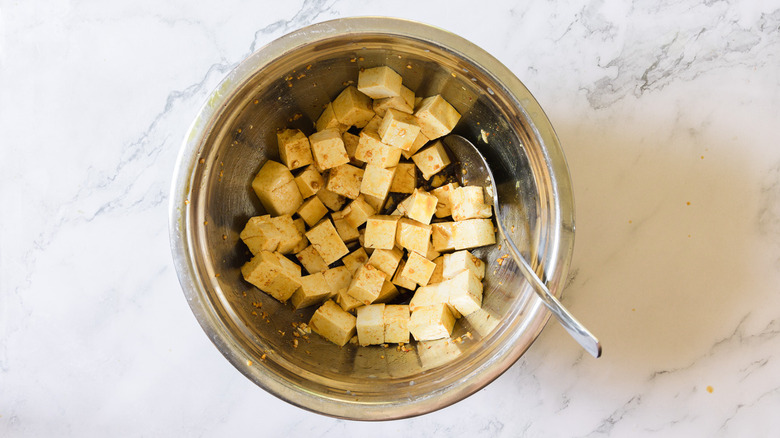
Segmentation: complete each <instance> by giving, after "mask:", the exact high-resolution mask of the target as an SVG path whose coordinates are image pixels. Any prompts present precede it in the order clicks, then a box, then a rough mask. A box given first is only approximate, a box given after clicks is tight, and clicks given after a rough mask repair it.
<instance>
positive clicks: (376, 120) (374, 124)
mask: <svg viewBox="0 0 780 438" xmlns="http://www.w3.org/2000/svg"><path fill="white" fill-rule="evenodd" d="M380 126H382V117H380V116H377V115H375V116H374V117H372V118H371V120H369V121H368V123H367V124H366V126H364V127H363V130H362V131H361V132H365V133H371V134H376V135H377V136H378V135H379V127H380ZM358 141H360V137H358Z"/></svg>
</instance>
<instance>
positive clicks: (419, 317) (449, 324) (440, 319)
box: [409, 304, 455, 341]
mask: <svg viewBox="0 0 780 438" xmlns="http://www.w3.org/2000/svg"><path fill="white" fill-rule="evenodd" d="M454 326H455V317H454V316H452V312H450V310H449V307H447V305H446V304H436V305H433V306H429V307H423V308H421V309H417V310H413V311H412V316H411V318H410V319H409V332H410V333H411V334H412V336H414V339H417V340H418V341H431V340H434V339H442V338H446V337H448V336H450V334H452V328H453V327H454Z"/></svg>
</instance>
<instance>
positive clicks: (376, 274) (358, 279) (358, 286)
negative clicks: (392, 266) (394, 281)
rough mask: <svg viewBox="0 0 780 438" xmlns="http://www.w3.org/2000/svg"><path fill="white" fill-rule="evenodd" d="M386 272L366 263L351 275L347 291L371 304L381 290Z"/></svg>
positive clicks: (357, 298) (364, 302)
mask: <svg viewBox="0 0 780 438" xmlns="http://www.w3.org/2000/svg"><path fill="white" fill-rule="evenodd" d="M386 279H387V274H385V273H384V272H382V271H380V270H379V269H377V268H375V267H373V266H371V265H369V264H368V263H366V264H365V265H363V266H361V267H360V268H358V270H357V272H355V274H354V275H353V277H352V283H351V284H350V285H349V289H348V290H347V293H348V294H349V295H351V296H352V298H354V299H356V300H358V301H360V302H362V303H363V304H366V305H368V304H371V303H372V302H374V300H376V299H377V297H378V296H379V294H380V292H382V285H383V284H384V282H385V280H386Z"/></svg>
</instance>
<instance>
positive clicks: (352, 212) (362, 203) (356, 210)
mask: <svg viewBox="0 0 780 438" xmlns="http://www.w3.org/2000/svg"><path fill="white" fill-rule="evenodd" d="M374 214H376V210H374V208H373V207H371V206H370V205H369V204H368V202H366V200H365V198H363V195H359V196H358V197H357V198H355V200H354V201H352V202H350V203H349V205H347V207H346V208H344V219H345V220H346V221H347V223H348V224H350V225H351V226H353V227H355V228H358V227H359V226H361V225H363V224H364V223H366V221H367V220H368V218H369V217H371V216H373V215H374Z"/></svg>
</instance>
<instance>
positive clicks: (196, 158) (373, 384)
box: [175, 26, 570, 419]
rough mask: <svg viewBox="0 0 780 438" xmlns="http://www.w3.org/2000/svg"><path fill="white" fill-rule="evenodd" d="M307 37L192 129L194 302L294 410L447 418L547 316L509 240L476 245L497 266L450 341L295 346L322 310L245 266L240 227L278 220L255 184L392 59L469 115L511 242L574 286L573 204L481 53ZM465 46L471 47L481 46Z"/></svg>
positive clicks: (408, 38)
mask: <svg viewBox="0 0 780 438" xmlns="http://www.w3.org/2000/svg"><path fill="white" fill-rule="evenodd" d="M372 28H376V26H374V27H372ZM436 32H442V34H446V33H444V32H443V31H436ZM446 35H447V36H448V37H449V38H453V37H454V36H452V35H451V34H446ZM304 37H306V38H304ZM295 38H298V39H297V40H296V39H295ZM303 39H306V40H310V39H311V35H303V34H302V33H301V34H299V35H298V36H294V37H290V39H288V40H287V42H286V43H285V44H281V45H280V44H279V43H274V44H276V46H274V45H272V46H271V47H270V48H266V49H263V50H261V51H259V52H257V53H255V54H254V55H253V56H252V57H250V58H248V59H247V60H246V61H244V63H243V64H242V67H239V73H241V72H242V71H243V73H241V74H234V75H232V76H230V77H228V78H227V79H226V80H225V82H224V83H223V84H222V86H221V88H220V89H219V90H218V91H216V92H215V94H214V96H212V102H210V105H211V106H210V108H211V113H210V114H209V117H208V118H207V119H205V120H203V121H202V122H203V123H202V125H203V128H202V129H201V130H198V129H194V130H193V132H191V137H190V139H188V142H189V144H192V145H195V146H194V148H193V154H192V156H191V157H184V156H182V158H181V160H183V161H184V162H183V163H180V166H181V167H182V169H183V170H181V171H180V172H183V174H184V176H183V177H182V178H184V179H186V181H187V184H186V186H185V188H184V191H183V193H182V194H180V195H179V196H180V197H181V199H182V201H184V202H185V203H184V206H179V207H178V210H177V211H179V212H180V213H181V219H182V220H181V222H180V223H179V224H178V226H179V228H180V234H181V235H182V236H183V237H182V240H183V241H184V242H185V243H184V245H185V247H186V252H187V254H188V258H189V261H188V269H189V271H190V272H188V276H189V279H190V281H191V283H192V288H193V289H194V290H191V291H189V292H188V298H189V299H190V301H191V305H192V306H193V310H195V313H196V315H197V316H198V319H199V321H200V322H201V324H202V325H203V326H204V329H206V331H207V333H209V335H210V336H211V338H212V340H214V342H215V343H216V344H217V345H218V347H219V348H220V350H221V351H222V352H223V354H225V355H226V356H227V357H228V358H229V359H230V360H231V362H233V363H234V365H236V367H237V368H239V369H240V370H241V371H242V372H243V373H244V374H246V375H247V376H248V377H249V378H250V379H252V380H253V381H255V382H256V383H257V384H258V385H260V386H262V387H264V388H266V389H268V390H269V391H271V392H272V393H274V394H276V395H278V396H280V397H282V398H284V399H285V400H287V401H290V402H292V403H294V404H298V405H300V406H303V407H305V408H308V409H312V410H315V411H318V412H322V413H326V414H330V415H337V416H342V417H348V418H372V419H375V418H394V417H398V416H408V415H414V414H419V413H422V412H426V411H429V410H432V409H436V408H438V407H441V406H443V405H446V404H449V403H451V402H453V401H456V400H457V399H459V398H462V397H464V396H465V395H467V394H470V393H472V392H474V391H476V390H477V389H479V388H480V387H482V386H484V385H485V384H487V383H488V382H489V381H490V380H492V379H493V378H495V377H496V376H497V375H499V374H500V373H501V372H502V371H503V370H504V369H506V367H508V366H509V365H510V364H511V363H512V362H514V360H516V359H517V357H519V356H520V355H521V354H522V352H524V351H525V350H526V349H527V348H528V347H529V346H530V344H531V343H532V342H533V340H534V339H535V338H536V336H537V335H538V333H539V331H540V330H541V329H542V327H543V326H544V324H545V322H546V321H547V318H548V314H547V312H546V310H545V309H544V308H543V307H542V306H541V304H540V301H539V300H538V299H537V298H536V297H535V295H534V293H533V292H532V291H531V289H530V288H529V286H528V285H527V283H526V282H525V280H524V279H523V278H522V276H521V274H520V273H519V271H518V269H517V268H516V266H515V265H514V263H513V262H512V261H511V257H509V256H508V252H507V250H506V249H503V250H502V249H501V245H500V244H499V245H495V246H493V247H490V248H485V249H479V250H476V251H475V254H476V255H478V256H479V257H480V258H482V259H483V260H485V261H486V262H487V274H486V278H485V282H484V285H485V288H484V298H483V308H482V310H481V311H479V312H476V313H475V314H472V315H469V316H468V317H465V318H462V319H460V320H459V322H458V323H457V324H456V328H455V331H454V333H453V335H452V339H450V340H441V341H432V342H420V343H413V344H411V345H409V346H408V348H398V347H397V346H395V345H391V346H388V347H381V346H371V347H359V346H356V345H350V344H347V345H346V346H344V347H338V346H336V345H334V344H331V343H329V342H327V341H325V340H323V339H322V338H320V337H319V336H318V335H316V334H311V335H309V336H306V337H297V336H296V335H295V329H294V326H295V324H296V323H299V322H307V321H308V320H309V318H310V316H311V314H312V313H313V311H314V308H309V309H304V310H301V311H296V312H294V311H293V310H292V308H291V307H290V306H289V305H283V304H281V303H279V302H277V301H276V300H274V299H273V298H271V297H270V296H268V295H266V294H264V293H263V292H261V291H259V290H258V289H256V288H255V287H254V286H252V285H251V284H249V283H247V282H245V281H244V280H243V278H242V276H241V273H240V268H241V266H242V265H243V264H244V263H245V262H246V261H248V260H249V259H250V257H251V255H250V253H249V251H248V249H247V248H246V247H245V246H244V245H243V243H242V242H241V241H240V239H239V232H240V231H241V230H242V228H243V227H244V225H245V223H246V221H247V220H248V219H249V218H250V217H252V216H256V215H259V214H264V210H263V207H262V205H261V204H260V202H259V201H258V200H257V198H256V196H255V195H254V192H253V191H252V189H251V186H250V183H251V180H252V178H253V177H254V175H255V174H256V173H257V171H258V170H259V169H260V167H261V166H262V164H263V163H264V162H265V161H266V160H268V159H276V160H278V152H277V148H276V137H275V135H276V130H277V129H279V128H284V127H290V128H299V129H301V130H302V131H303V132H304V133H306V134H311V133H312V132H313V121H314V120H316V119H317V117H319V115H320V113H321V111H322V110H323V107H324V105H326V104H327V103H328V102H330V101H331V100H332V99H333V98H334V97H336V95H338V93H339V92H340V91H341V90H342V89H343V88H344V87H345V86H346V85H349V84H350V83H355V82H356V81H357V77H358V72H359V70H360V69H361V68H364V67H365V68H369V67H374V66H379V65H388V66H390V67H392V68H393V69H394V70H395V71H397V72H399V73H400V74H401V75H402V76H403V82H404V85H406V86H407V87H409V88H410V89H412V90H413V91H415V94H416V95H417V96H423V97H426V96H430V95H434V94H442V95H443V97H444V98H445V99H446V100H448V101H449V102H450V103H451V104H452V105H453V106H454V107H455V108H456V109H457V110H458V111H459V112H460V113H461V114H462V118H461V121H460V123H459V124H458V126H457V127H456V129H455V131H454V133H457V134H460V135H463V136H464V137H466V138H469V139H470V140H472V141H473V142H474V143H475V144H477V145H478V147H479V148H480V150H481V151H482V153H483V154H484V155H485V156H486V158H487V159H488V162H489V163H490V165H491V168H492V170H493V173H494V176H495V179H496V184H497V187H498V193H499V202H500V205H499V206H498V210H500V212H501V217H502V219H503V222H504V227H502V230H500V232H499V235H498V236H497V237H498V239H497V240H498V241H499V242H501V241H502V240H503V239H502V236H503V233H506V234H508V235H511V236H512V238H513V239H514V240H515V242H516V243H517V244H518V246H519V247H520V248H521V250H523V252H524V253H525V254H526V256H527V257H528V258H529V260H531V261H532V263H533V264H536V265H543V266H544V269H545V270H546V272H548V277H549V279H550V282H551V290H553V292H554V293H560V292H559V291H557V289H559V288H558V282H559V280H560V277H561V276H563V275H565V270H566V268H567V266H568V257H569V254H568V253H567V251H568V250H569V249H568V248H567V247H566V245H564V251H563V253H561V252H560V246H561V242H560V239H561V219H560V208H559V204H558V203H559V202H560V200H559V199H558V196H557V195H558V193H557V191H556V190H557V186H556V184H555V175H554V174H553V173H554V169H553V168H551V166H550V162H549V161H550V157H549V156H548V151H547V148H546V145H544V144H543V139H542V138H541V137H540V135H539V132H538V127H537V123H536V121H535V120H534V115H533V114H530V115H529V113H528V112H527V111H526V109H525V107H524V105H526V104H527V102H525V103H524V102H522V101H521V100H520V99H519V98H518V96H517V94H516V93H515V91H516V90H510V88H509V87H513V86H514V87H516V84H507V83H506V82H504V81H503V80H502V79H503V78H499V77H497V76H496V74H495V72H494V71H493V72H491V69H490V68H489V66H488V67H486V66H485V65H484V64H483V63H478V62H477V61H475V60H474V59H471V58H470V57H469V55H468V51H469V50H472V51H473V50H478V49H476V48H474V46H471V45H467V46H466V49H468V50H466V52H467V53H464V52H460V51H456V50H455V49H454V48H453V47H452V46H448V45H445V44H442V43H441V42H440V41H439V42H436V43H433V42H431V41H429V40H426V39H425V38H421V37H420V36H419V35H417V36H413V35H399V34H398V33H397V32H394V33H393V34H389V33H383V32H381V31H374V32H368V31H364V32H361V33H359V34H357V33H354V32H353V33H347V34H344V33H340V34H336V33H335V32H334V33H333V34H332V35H328V34H327V32H326V34H325V35H322V36H320V37H319V40H318V41H315V42H308V41H307V42H306V43H305V44H297V43H296V41H299V40H303ZM455 41H456V42H458V43H459V44H461V46H459V49H462V48H463V47H464V46H462V45H463V44H468V43H466V42H465V41H463V40H460V39H457V38H456V39H455ZM269 52H270V53H269ZM474 53H483V52H481V51H478V52H474ZM480 56H481V55H480ZM487 59H488V60H492V58H487ZM492 61H494V60H492ZM496 64H498V63H496ZM498 65H500V64H498ZM518 83H519V81H518ZM528 97H529V98H530V99H533V98H531V97H530V94H529V95H528ZM534 103H535V101H534ZM542 116H543V114H542ZM544 120H545V122H546V118H545V119H544ZM193 135H194V136H195V137H194V138H193ZM555 146H556V147H557V144H556V145H555ZM187 159H189V161H188V162H187ZM566 178H568V175H566ZM175 196H176V194H175ZM569 202H570V201H569ZM566 244H567V245H568V242H566ZM185 289H187V287H186V286H185ZM409 295H411V294H409ZM405 298H406V299H407V300H408V298H409V296H407V297H405ZM426 400H428V402H427V403H426V402H425V401H426Z"/></svg>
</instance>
